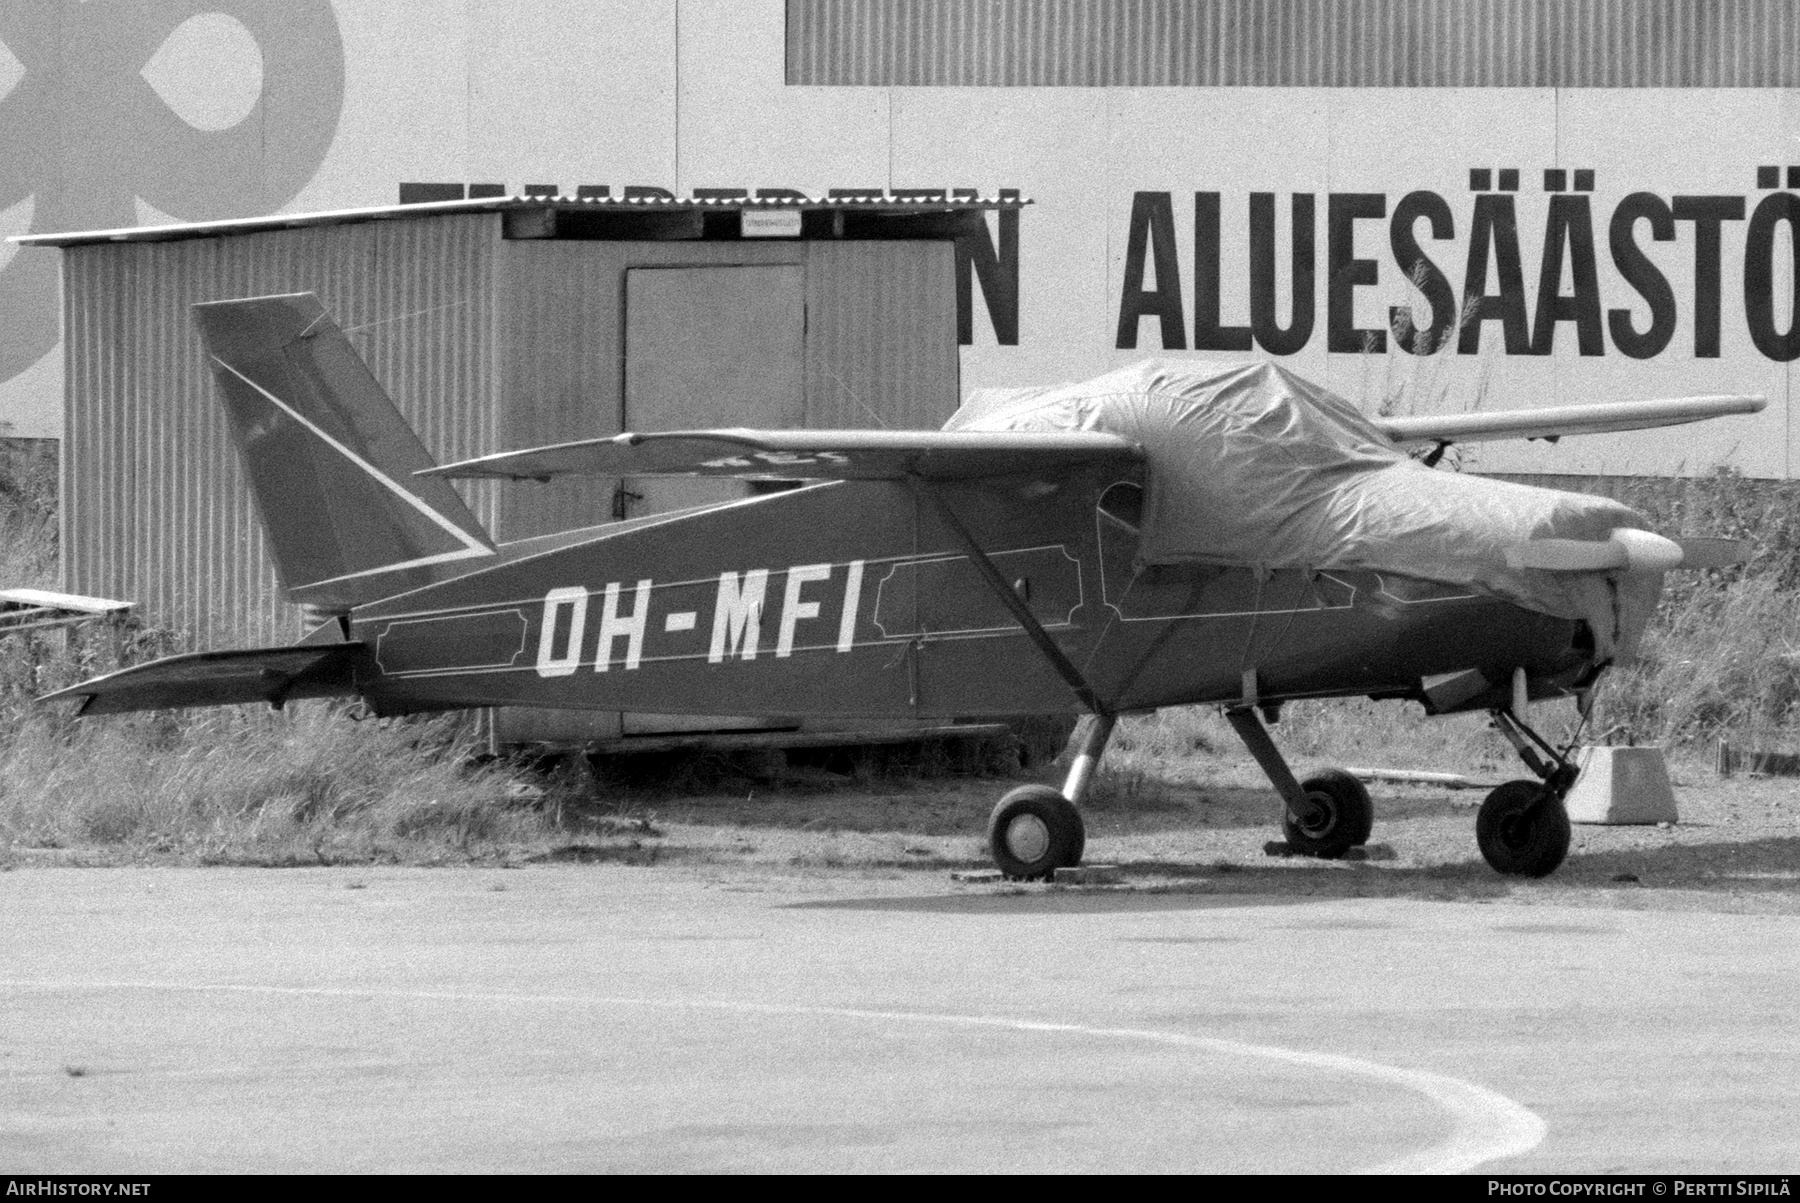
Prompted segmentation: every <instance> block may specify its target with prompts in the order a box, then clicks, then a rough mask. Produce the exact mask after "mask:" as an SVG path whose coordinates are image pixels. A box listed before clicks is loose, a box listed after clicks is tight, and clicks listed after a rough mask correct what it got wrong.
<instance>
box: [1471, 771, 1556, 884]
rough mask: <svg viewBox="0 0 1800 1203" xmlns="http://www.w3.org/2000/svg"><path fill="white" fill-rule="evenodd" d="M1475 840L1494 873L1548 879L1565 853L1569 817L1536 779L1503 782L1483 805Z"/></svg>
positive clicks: (1477, 815)
mask: <svg viewBox="0 0 1800 1203" xmlns="http://www.w3.org/2000/svg"><path fill="white" fill-rule="evenodd" d="M1475 842H1476V843H1478V844H1480V845H1481V855H1482V856H1483V857H1484V858H1486V860H1487V863H1488V864H1490V865H1492V866H1493V867H1494V868H1495V869H1496V870H1497V871H1498V872H1501V873H1507V874H1510V875H1512V876H1514V877H1547V876H1549V875H1550V874H1551V873H1554V872H1555V871H1556V867H1557V866H1558V865H1560V864H1562V863H1563V858H1564V857H1566V856H1568V855H1569V813H1568V812H1567V811H1566V810H1564V809H1563V804H1562V798H1561V797H1560V796H1559V795H1558V794H1557V792H1556V791H1555V790H1554V789H1551V788H1550V787H1549V786H1547V785H1545V784H1544V783H1543V782H1541V781H1528V780H1519V781H1508V782H1507V783H1506V784H1505V785H1502V786H1500V787H1499V788H1498V789H1496V790H1495V791H1494V792H1493V793H1491V794H1489V795H1488V796H1487V799H1486V800H1485V801H1483V802H1482V804H1481V810H1480V811H1479V812H1478V813H1477V814H1476V815H1475Z"/></svg>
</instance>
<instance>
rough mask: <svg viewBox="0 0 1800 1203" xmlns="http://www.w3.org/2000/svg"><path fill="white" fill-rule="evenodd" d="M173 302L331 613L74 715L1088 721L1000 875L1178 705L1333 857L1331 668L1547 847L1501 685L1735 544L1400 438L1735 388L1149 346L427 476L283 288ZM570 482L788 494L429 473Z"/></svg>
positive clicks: (276, 516)
mask: <svg viewBox="0 0 1800 1203" xmlns="http://www.w3.org/2000/svg"><path fill="white" fill-rule="evenodd" d="M195 317H196V320H197V322H198V325H199V328H200V333H201V336H202V338H203V340H204V342H205V346H206V351H207V354H208V357H209V359H210V361H211V367H212V371H213V373H214V376H215V378H216V380H217V383H218V386H219V393H220V396H221V398H222V400H223V403H224V406H225V409H226V411H227V413H228V415H229V419H230V424H231V428H232V431H233V434H234V436H235V438H236V441H237V445H238V448H239V450H240V453H241V455H242V458H243V462H244V466H245V469H246V474H247V476H248V478H249V481H250V485H251V488H252V490H253V492H254V494H255V498H256V502H257V505H258V508H259V510H260V514H261V518H262V522H263V525H264V528H265V530H266V531H267V534H268V540H269V547H270V549H271V552H272V554H273V557H274V560H275V563H276V567H277V571H278V573H279V576H280V579H281V583H282V586H283V589H284V591H285V595H286V596H287V597H288V598H290V599H291V600H293V601H295V602H297V603H302V604H304V605H307V606H309V607H312V608H313V609H314V611H315V612H323V613H326V614H329V615H330V616H331V620H329V621H326V622H325V623H324V624H323V625H321V626H319V627H318V628H316V629H315V630H313V631H312V632H311V633H310V634H308V635H307V636H306V637H305V638H303V639H302V640H301V641H300V642H299V643H298V644H296V645H293V646H288V647H277V648H259V649H254V650H244V651H219V652H200V653H196V654H190V655H181V656H173V657H169V658H167V659H164V660H159V661H156V662H154V663H151V664H146V665H141V666H138V667H135V668H129V669H125V670H123V671H120V672H115V673H112V674H109V675H107V676H103V677H98V678H95V679H93V680H90V681H87V682H85V683H83V684H80V685H77V686H74V687H72V688H70V689H65V690H62V691H61V692H59V693H55V694H52V695H50V697H53V698H80V699H82V706H81V711H80V712H81V713H83V714H110V713H115V712H119V711H126V710H140V709H150V708H159V707H172V706H203V705H224V704H233V703H245V702H267V703H269V704H271V705H274V706H277V707H279V706H281V705H282V704H283V703H284V702H285V701H287V700H288V699H291V698H319V697H358V698H361V699H362V700H363V701H364V702H366V703H367V704H368V705H369V706H370V707H371V708H372V709H373V710H374V711H375V712H376V713H378V714H399V713H405V712H412V711H430V710H445V709H453V708H463V707H479V706H508V705H529V706H542V707H574V708H590V709H599V710H625V711H637V712H649V713H674V714H680V713H699V714H719V713H740V714H776V715H795V716H804V715H845V716H851V715H854V716H870V717H894V716H908V717H933V718H944V719H952V720H954V719H961V718H974V717H982V716H1017V715H1024V714H1045V713H1056V712H1064V713H1067V712H1069V711H1072V710H1077V709H1079V710H1083V711H1087V712H1090V713H1091V714H1092V715H1093V716H1094V719H1093V720H1092V721H1091V722H1090V723H1088V724H1087V725H1086V726H1085V728H1084V734H1083V736H1082V737H1081V739H1080V741H1079V747H1078V751H1077V754H1076V756H1075V758H1074V761H1073V765H1072V767H1071V768H1070V770H1069V773H1068V776H1067V780H1066V782H1065V784H1064V785H1063V788H1062V789H1061V790H1060V791H1058V790H1056V789H1054V788H1051V787H1050V786H1047V785H1026V786H1022V787H1020V788H1018V789H1014V790H1013V791H1011V792H1010V793H1008V794H1007V795H1006V796H1005V797H1003V798H1002V799H1001V800H1000V802H999V804H998V805H997V806H996V808H995V810H994V812H993V816H992V819H991V821H990V823H989V829H988V837H989V844H990V847H991V850H992V852H993V856H994V859H995V861H996V862H997V864H998V865H999V867H1000V868H1001V869H1002V870H1004V871H1005V872H1006V873H1007V874H1009V875H1012V876H1017V877H1023V878H1031V877H1042V876H1046V875H1049V874H1051V873H1052V871H1053V870H1055V869H1056V868H1058V867H1061V866H1071V865H1075V864H1077V863H1079V861H1080V859H1081V855H1082V849H1083V844H1084V841H1085V835H1084V828H1083V824H1082V820H1081V816H1080V813H1079V812H1078V810H1077V809H1076V806H1077V803H1079V802H1080V801H1081V799H1082V797H1083V794H1084V793H1085V792H1086V790H1087V787H1088V784H1089V782H1090V781H1091V779H1092V775H1093V773H1094V769H1095V766H1096V764H1097V763H1098V761H1099V759H1100V757H1101V754H1102V752H1103V751H1104V749H1105V746H1106V743H1107V740H1108V738H1109V736H1110V734H1111V732H1112V729H1113V723H1114V720H1115V718H1116V716H1118V715H1119V714H1121V713H1127V712H1132V711H1147V710H1151V709H1154V708H1156V707H1161V706H1180V705H1188V704H1192V703H1202V702H1204V703H1218V704H1221V705H1222V706H1223V707H1224V710H1225V714H1226V716H1227V718H1228V719H1229V720H1230V722H1231V725H1232V726H1233V727H1234V728H1235V730H1236V731H1237V733H1238V734H1239V735H1240V736H1241V737H1242V738H1243V740H1244V743H1245V745H1246V746H1247V747H1248V748H1249V750H1250V752H1251V754H1252V755H1253V756H1254V757H1255V758H1256V760H1257V762H1258V763H1259V764H1260V765H1261V767H1262V769H1263V770H1264V772H1266V773H1267V774H1268V777H1269V780H1270V781H1271V782H1272V783H1273V784H1274V787H1275V789H1276V791H1277V792H1278V793H1279V794H1280V796H1281V798H1282V799H1283V800H1284V803H1285V813H1284V815H1283V825H1284V827H1285V829H1286V835H1287V839H1288V841H1289V843H1290V844H1291V845H1292V846H1293V847H1294V848H1295V849H1296V850H1298V851H1301V852H1305V853H1310V854H1313V855H1317V856H1323V857H1331V856H1341V855H1342V854H1344V853H1345V852H1346V851H1347V850H1349V849H1350V848H1351V847H1353V846H1355V845H1358V844H1361V843H1364V842H1366V841H1367V840H1368V838H1369V834H1370V824H1371V822H1372V810H1371V806H1370V801H1369V796H1368V793H1367V792H1366V791H1365V790H1364V788H1363V787H1362V785H1361V783H1360V782H1358V781H1357V780H1356V779H1355V778H1353V777H1351V776H1350V775H1348V774H1347V773H1344V772H1340V771H1337V770H1329V771H1326V772H1323V773H1320V774H1318V775H1317V776H1313V777H1309V778H1308V779H1307V780H1305V781H1299V780H1296V779H1295V777H1294V774H1293V773H1292V772H1291V771H1290V770H1289V768H1288V765H1287V763H1286V761H1285V760H1284V759H1283V758H1282V755H1281V753H1280V752H1279V751H1278V750H1277V748H1276V746H1275V744H1274V742H1273V740H1272V739H1271V738H1270V736H1269V732H1268V729H1267V728H1266V727H1265V725H1264V721H1265V719H1268V720H1273V719H1274V718H1275V717H1276V716H1277V713H1278V711H1279V709H1280V707H1281V704H1282V703H1283V702H1284V701H1287V700H1289V699H1294V698H1317V697H1331V696H1350V695H1367V696H1370V697H1374V698H1397V699H1400V698H1403V699H1411V700H1413V701H1417V702H1421V703H1423V704H1424V706H1425V708H1426V710H1427V711H1428V712H1430V713H1438V714H1441V713H1450V712H1454V711H1466V710H1476V709H1483V710H1488V711H1491V712H1492V713H1493V716H1494V719H1495V721H1496V722H1497V724H1498V726H1499V728H1500V729H1501V730H1502V731H1503V732H1504V733H1505V734H1506V736H1507V738H1508V739H1509V740H1510V741H1511V742H1512V744H1513V745H1514V747H1515V748H1516V749H1517V750H1518V752H1519V754H1520V756H1521V757H1522V758H1523V759H1524V761H1525V762H1526V763H1527V764H1528V765H1529V766H1530V768H1531V769H1532V770H1533V772H1534V774H1535V776H1534V778H1533V779H1526V780H1520V781H1514V782H1510V783H1508V784H1506V785H1502V786H1501V787H1499V788H1498V789H1496V790H1494V791H1493V793H1492V794H1490V795H1489V796H1488V798H1487V800H1486V801H1485V802H1484V803H1483V805H1482V807H1481V810H1480V813H1479V816H1478V818H1477V820H1476V833H1477V836H1478V842H1479V844H1480V847H1481V851H1482V854H1483V855H1484V856H1485V857H1486V858H1487V860H1488V862H1489V863H1490V864H1491V865H1493V867H1494V868H1496V869H1497V870H1499V871H1500V872H1502V873H1511V874H1525V875H1534V876H1535V875H1543V874H1547V873H1549V872H1551V871H1552V870H1554V869H1555V868H1556V867H1557V865H1559V864H1560V863H1561V862H1562V860H1563V858H1564V856H1565V855H1566V853H1567V850H1568V843H1569V822H1568V818H1567V815H1566V814H1565V813H1564V811H1563V807H1562V799H1563V796H1564V795H1565V794H1566V793H1567V791H1568V789H1569V787H1570V786H1571V785H1572V784H1573V782H1574V778H1575V773H1576V770H1575V769H1574V767H1573V766H1572V765H1571V763H1570V762H1569V760H1568V759H1567V757H1566V755H1565V752H1566V749H1565V750H1558V749H1557V748H1555V747H1553V746H1552V745H1551V744H1550V743H1549V742H1548V741H1546V740H1545V739H1544V738H1542V737H1541V736H1540V735H1538V734H1537V733H1536V732H1534V731H1533V730H1532V729H1531V728H1530V727H1528V726H1527V725H1526V723H1525V707H1526V703H1527V702H1528V701H1529V700H1531V699H1538V698H1548V697H1554V696H1558V695H1563V694H1568V693H1576V694H1580V693H1582V692H1583V691H1586V690H1589V689H1591V688H1592V687H1593V685H1594V683H1595V681H1596V679H1597V678H1598V677H1599V675H1600V673H1601V671H1602V670H1603V669H1604V668H1605V667H1606V666H1607V665H1608V664H1611V663H1616V662H1620V661H1622V660H1625V659H1627V658H1629V656H1630V655H1631V654H1632V651H1633V649H1634V646H1635V644H1636V642H1637V640H1638V637H1639V635H1640V634H1641V632H1642V630H1643V627H1644V624H1645V622H1646V621H1647V620H1648V618H1649V616H1650V613H1651V611H1652V609H1653V608H1654V605H1655V602H1656V598H1657V595H1658V592H1659V591H1660V589H1661V584H1662V573H1663V572H1664V571H1665V570H1667V569H1671V568H1678V567H1706V566H1716V565H1719V564H1723V563H1727V562H1731V561H1733V560H1734V559H1735V558H1736V556H1735V552H1734V549H1733V547H1732V546H1731V545H1728V544H1725V543H1724V542H1723V541H1720V540H1703V539H1696V540H1674V539H1669V538H1664V537H1662V536H1660V535H1656V534H1653V533H1651V532H1649V531H1647V530H1645V529H1643V526H1644V523H1643V520H1642V519H1641V518H1640V517H1639V515H1638V514H1637V513H1636V512H1635V511H1633V510H1631V509H1628V508H1627V507H1625V506H1623V505H1620V504H1618V503H1616V502H1613V501H1609V500H1606V499H1604V498H1599V497H1589V496H1583V495H1578V494H1571V493H1563V492H1557V491H1553V490H1548V489H1539V488H1531V487H1527V486H1524V485H1518V484H1511V483H1506V482H1502V481H1497V480H1488V479H1484V478H1480V477H1476V476H1472V475H1468V474H1463V473H1456V472H1449V471H1444V470H1441V469H1436V468H1434V467H1432V466H1431V464H1432V463H1435V461H1436V457H1437V456H1438V455H1440V454H1441V453H1442V451H1443V449H1444V448H1445V447H1446V446H1448V445H1450V444H1451V443H1455V442H1459V441H1467V440H1479V439H1494V438H1503V437H1526V438H1544V439H1555V438H1559V437H1561V436H1563V435H1567V434H1577V433H1584V432H1600V431H1617V430H1631V429H1638V428H1643V427H1649V426H1657V425H1665V424H1673V423H1678V422H1688V421H1694V420H1697V419H1700V418H1705V417H1711V416H1714V415H1719V414H1731V413H1749V412H1754V411H1756V410H1759V409H1761V408H1762V406H1763V404H1764V403H1763V400H1762V399H1761V398H1755V397H1703V398H1691V399H1684V400H1676V401H1653V402H1643V403H1625V404H1607V405H1585V406H1574V407H1568V408H1563V409H1555V410H1534V411H1521V412H1516V413H1476V414H1467V415H1458V416H1451V417H1406V418H1367V417H1364V416H1363V415H1362V414H1360V413H1359V412H1357V411H1356V410H1355V409H1354V408H1353V407H1352V406H1350V405H1349V404H1348V403H1346V402H1344V401H1342V400H1340V399H1339V398H1337V397H1335V396H1333V395H1332V394H1330V393H1328V392H1326V391H1324V390H1323V389H1320V388H1317V387H1316V386H1313V385H1311V384H1309V383H1308V382H1306V381H1304V380H1302V379H1300V378H1299V377H1296V376H1294V375H1292V374H1291V373H1289V372H1287V371H1285V370H1283V369H1281V368H1279V367H1276V366H1273V365H1270V364H1264V363H1225V364H1221V363H1211V362H1205V361H1198V360H1160V361H1154V360H1153V361H1149V362H1146V363H1142V364H1138V365H1135V366H1132V367H1129V368H1125V369H1121V370H1119V371H1116V372H1113V373H1111V374H1109V375H1107V376H1103V377H1101V378H1099V379H1098V380H1094V381H1089V382H1087V383H1085V384H1079V385H1065V386H1060V387H1056V388H1046V389H1022V390H986V391H981V392H978V393H976V394H975V395H974V396H973V397H971V399H970V401H969V402H968V403H967V404H965V405H964V406H963V408H962V409H961V410H959V411H958V412H957V414H956V416H955V417H954V418H952V420H951V422H950V423H949V425H948V426H947V427H946V428H945V429H944V430H935V431H870V430H785V431H752V430H711V431H685V432H670V433H646V434H622V435H619V436H617V437H615V438H600V439H588V440H584V441H580V442H572V443H565V444H561V445H558V446H553V447H543V448H538V449H535V450H528V451H517V452H510V453H506V454H501V455H492V456H487V457H485V458H482V459H476V460H470V461H468V462H465V463H460V464H451V465H448V466H445V467H438V466H435V465H434V463H433V462H432V460H431V457H430V456H429V455H428V454H427V452H426V450H425V448H424V446H423V444H422V443H421V442H420V441H419V438H418V436H417V435H416V434H415V433H414V432H413V430H412V429H411V428H410V427H409V426H408V425H407V424H406V421H405V419H404V418H402V417H401V415H400V413H399V411H398V410H396V409H395V407H394V405H393V403H392V402H391V401H390V399H389V398H388V397H387V395H386V393H385V392H384V391H383V390H382V388H381V387H380V385H379V384H378V383H377V382H376V381H375V378H374V377H373V376H372V375H371V374H370V372H369V369H368V367H367V366H366V365H365V364H364V363H363V361H362V359H361V358H360V357H359V356H358V355H357V354H356V352H355V350H354V349H353V348H352V347H351V345H350V343H349V342H348V340H347V339H346V338H345V336H344V334H343V333H342V331H341V330H340V329H339V328H338V326H337V325H336V323H335V322H333V321H332V320H331V318H330V316H329V315H328V314H327V312H326V311H325V309H324V307H323V306H322V305H321V304H320V303H319V301H318V299H317V298H316V297H315V296H313V295H312V294H311V293H302V294H298V295H291V296H275V297H261V298H255V299H247V300H232V301H220V302H215V303H210V304H204V305H199V306H196V308H195ZM1409 447H1410V448H1417V449H1420V450H1421V452H1422V454H1421V455H1420V456H1419V457H1418V458H1415V457H1414V456H1412V455H1409V454H1408V452H1407V448H1409ZM1427 461H1429V462H1427ZM582 473H586V474H593V475H598V476H604V477H633V476H643V475H655V474H675V475H696V476H736V477H745V478H751V479H763V480H776V481H789V482H791V481H811V482H818V483H814V484H813V485H812V486H811V487H803V488H791V489H786V490H781V491H772V492H767V493H765V494H764V495H760V496H752V497H747V498H744V499H741V500H736V501H729V502H724V503H717V504H711V505H706V506H699V507H695V508H692V509H687V510H681V511H675V512H670V513H662V514H655V515H650V516H645V517H640V518H634V519H630V520H626V521H618V522H611V523H607V524H604V525H599V526H594V527H588V528H584V529H579V530H571V531H567V532H564V533H561V534H555V535H548V536H544V537H539V538H533V539H524V540H520V541H518V542H511V543H503V544H496V543H495V542H494V540H493V539H491V538H490V537H489V536H488V534H487V533H486V532H485V531H484V530H483V529H482V527H481V526H480V524H479V523H478V522H477V521H476V519H475V517H474V515H473V514H471V513H470V511H469V510H468V508H467V507H466V506H465V505H464V504H463V502H462V500H461V498H460V497H459V496H458V495H457V493H456V492H455V491H454V490H453V489H452V487H451V486H450V483H449V480H448V479H446V478H478V477H486V478H498V479H502V480H545V479H549V478H551V477H555V476H560V475H564V474H582Z"/></svg>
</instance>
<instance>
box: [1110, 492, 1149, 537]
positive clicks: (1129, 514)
mask: <svg viewBox="0 0 1800 1203" xmlns="http://www.w3.org/2000/svg"><path fill="white" fill-rule="evenodd" d="M1100 512H1101V513H1103V514H1105V515H1106V516H1107V517H1109V518H1112V519H1114V520H1116V521H1118V522H1122V523H1124V524H1125V525H1126V526H1129V527H1130V528H1131V529H1132V530H1134V531H1135V530H1138V529H1139V528H1140V527H1142V526H1143V525H1144V487H1143V486H1142V485H1134V484H1130V483H1128V482H1125V481H1120V482H1119V483H1118V484H1116V485H1114V486H1112V488H1110V489H1108V490H1106V492H1104V493H1102V494H1101V495H1100Z"/></svg>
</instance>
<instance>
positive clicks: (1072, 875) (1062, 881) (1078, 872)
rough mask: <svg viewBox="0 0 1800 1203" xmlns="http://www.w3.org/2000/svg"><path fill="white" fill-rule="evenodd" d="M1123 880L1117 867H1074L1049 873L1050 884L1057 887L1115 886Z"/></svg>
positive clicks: (1123, 876) (1123, 877)
mask: <svg viewBox="0 0 1800 1203" xmlns="http://www.w3.org/2000/svg"><path fill="white" fill-rule="evenodd" d="M1124 880H1125V874H1123V873H1122V872H1120V871H1119V866H1117V865H1074V866H1065V867H1064V868H1060V869H1053V870H1051V872H1050V884H1051V885H1058V886H1116V885H1118V884H1119V883H1120V882H1122V881H1124Z"/></svg>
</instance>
